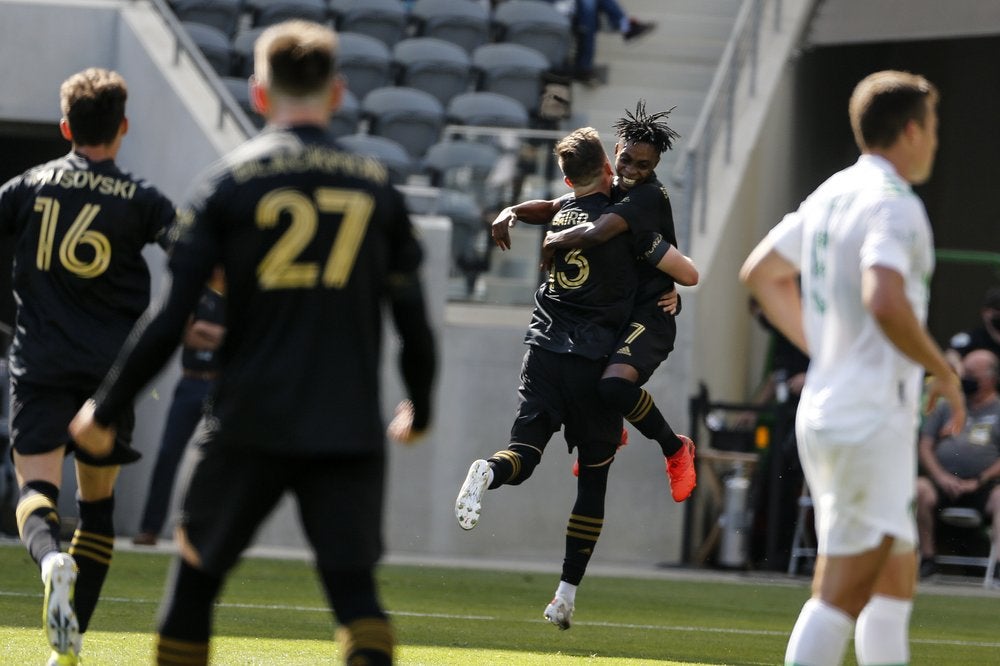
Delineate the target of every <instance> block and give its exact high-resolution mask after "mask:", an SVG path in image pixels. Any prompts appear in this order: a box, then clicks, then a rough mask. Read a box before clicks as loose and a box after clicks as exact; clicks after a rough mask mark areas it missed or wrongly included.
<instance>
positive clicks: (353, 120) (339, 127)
mask: <svg viewBox="0 0 1000 666" xmlns="http://www.w3.org/2000/svg"><path fill="white" fill-rule="evenodd" d="M360 120H361V104H360V103H359V102H358V98H357V97H356V96H355V95H354V93H352V92H351V91H350V89H347V90H345V91H344V96H343V97H342V98H341V99H340V108H339V109H337V112H336V113H334V114H333V116H331V117H330V125H329V132H330V134H332V135H333V136H336V137H341V136H347V135H348V134H356V133H357V131H358V122H359V121H360Z"/></svg>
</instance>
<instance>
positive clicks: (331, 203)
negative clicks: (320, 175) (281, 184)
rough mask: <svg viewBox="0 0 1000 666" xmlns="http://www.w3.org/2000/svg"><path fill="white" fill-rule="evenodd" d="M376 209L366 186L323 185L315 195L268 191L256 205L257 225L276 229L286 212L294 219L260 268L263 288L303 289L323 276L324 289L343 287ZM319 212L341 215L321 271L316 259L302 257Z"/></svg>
mask: <svg viewBox="0 0 1000 666" xmlns="http://www.w3.org/2000/svg"><path fill="white" fill-rule="evenodd" d="M374 208H375V201H374V199H372V196H371V195H370V194H369V193H367V192H364V191H362V190H344V189H338V188H333V187H321V188H318V189H317V190H316V193H315V196H314V198H312V199H310V198H309V197H307V196H306V195H305V194H303V193H302V192H299V191H298V190H293V189H280V190H274V191H273V192H268V193H267V194H266V195H264V197H262V198H261V200H260V202H259V203H258V204H257V213H256V220H257V226H258V227H260V228H262V229H270V228H273V227H274V226H275V225H276V224H277V223H278V219H279V218H280V217H281V214H282V213H287V214H288V217H289V220H290V222H289V225H288V229H286V230H285V232H284V233H283V234H282V235H281V237H280V238H278V241H277V242H276V243H275V244H274V246H273V247H272V248H271V249H270V251H268V253H267V254H266V255H265V256H264V259H263V260H261V262H260V265H259V266H257V281H258V282H259V284H260V288H261V289H303V288H308V287H314V286H316V283H317V282H318V281H319V280H320V279H322V284H323V286H324V287H330V288H333V289H341V288H343V287H344V285H345V284H347V280H348V278H349V277H350V276H351V271H352V270H353V268H354V261H355V259H357V256H358V250H359V249H360V248H361V241H362V240H364V237H365V231H366V230H367V229H368V222H369V220H371V216H372V211H373V210H374ZM319 213H334V214H337V213H339V214H340V215H341V216H342V217H341V221H340V227H339V228H338V229H337V236H336V237H335V238H334V240H333V247H331V248H330V254H329V257H328V258H327V260H326V266H324V267H323V272H322V274H320V269H319V266H318V265H317V264H316V263H315V262H307V261H298V258H299V256H300V255H301V254H302V251H303V250H305V248H306V247H307V246H308V245H309V243H311V242H312V240H313V238H314V237H315V236H316V229H317V227H318V225H319Z"/></svg>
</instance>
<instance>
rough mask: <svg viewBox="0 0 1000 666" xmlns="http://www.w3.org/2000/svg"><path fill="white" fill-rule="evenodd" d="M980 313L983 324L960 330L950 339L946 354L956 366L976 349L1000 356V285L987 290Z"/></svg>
mask: <svg viewBox="0 0 1000 666" xmlns="http://www.w3.org/2000/svg"><path fill="white" fill-rule="evenodd" d="M979 314H980V316H981V317H982V319H983V323H982V326H979V327H977V328H972V329H969V330H966V331H960V332H958V333H956V334H955V335H953V336H951V340H949V341H948V350H947V351H946V352H945V354H946V355H947V357H948V360H949V361H951V364H952V365H954V366H955V367H956V368H958V367H959V366H960V362H961V359H962V358H964V357H965V356H966V354H968V353H969V352H971V351H974V350H976V349H988V350H990V351H991V352H993V353H994V354H996V355H997V356H998V357H1000V287H992V288H990V290H989V291H987V292H986V296H985V297H984V298H983V305H982V307H981V308H980V310H979Z"/></svg>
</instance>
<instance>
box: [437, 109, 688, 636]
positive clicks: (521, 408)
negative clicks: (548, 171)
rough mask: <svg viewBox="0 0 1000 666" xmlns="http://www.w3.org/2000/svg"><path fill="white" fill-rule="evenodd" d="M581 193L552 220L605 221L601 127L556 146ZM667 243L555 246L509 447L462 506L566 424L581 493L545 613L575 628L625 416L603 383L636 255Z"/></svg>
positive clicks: (474, 517)
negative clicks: (579, 592)
mask: <svg viewBox="0 0 1000 666" xmlns="http://www.w3.org/2000/svg"><path fill="white" fill-rule="evenodd" d="M555 153H556V156H557V157H558V160H559V166H560V168H561V169H562V170H563V173H564V174H565V176H566V182H567V184H568V185H570V186H571V187H572V188H573V191H574V193H575V195H576V196H575V197H574V198H572V199H568V200H567V201H565V202H564V204H563V206H562V208H561V210H560V211H559V212H558V213H557V214H556V216H555V219H554V220H553V222H552V224H553V227H555V228H572V227H574V226H576V225H579V224H585V223H587V222H589V221H591V220H594V219H596V218H597V217H599V216H600V215H601V214H602V212H603V211H604V209H605V208H606V207H607V205H608V203H609V199H608V191H609V187H610V184H611V165H610V164H609V163H608V159H607V156H606V155H605V153H604V148H603V146H602V144H601V141H600V137H599V136H598V134H597V132H596V130H593V129H592V128H584V129H580V130H576V131H575V132H573V133H571V134H570V135H569V136H567V137H566V138H564V139H562V140H561V141H560V142H559V143H558V144H556V147H555ZM669 249H670V248H669V246H668V245H667V244H666V243H664V242H662V240H657V239H654V238H648V237H641V236H637V235H631V234H623V235H619V236H618V237H617V238H614V239H612V240H610V241H608V242H607V243H603V244H601V245H595V246H594V247H591V248H589V249H587V250H568V251H565V252H556V253H555V256H554V257H553V261H552V266H551V268H550V270H549V276H548V279H547V280H546V281H545V282H544V283H543V284H542V285H541V286H540V287H539V289H538V291H537V292H536V294H535V308H534V311H533V312H532V317H531V323H530V325H529V327H528V332H527V335H526V336H525V343H526V344H527V345H528V351H527V353H526V354H525V356H524V362H523V365H522V367H521V383H520V386H519V387H518V407H517V413H516V415H515V418H514V425H513V427H512V428H511V434H510V443H509V444H508V446H507V448H506V449H504V450H502V451H498V452H497V453H495V454H493V455H492V456H491V457H490V458H489V459H488V460H477V461H475V462H474V463H473V464H472V466H471V467H470V469H469V473H468V476H467V478H466V480H465V483H464V484H463V485H462V489H461V491H460V492H459V494H458V497H457V499H456V502H455V516H456V518H457V519H458V522H459V525H460V526H461V527H462V528H463V529H467V530H469V529H472V528H473V527H475V526H476V524H477V523H478V522H479V516H480V513H481V510H482V500H483V496H484V495H485V493H486V490H487V489H493V488H498V487H500V486H502V485H518V484H520V483H523V482H524V481H525V480H527V479H528V477H530V476H531V474H532V472H533V471H534V469H535V467H536V466H537V465H538V463H539V462H540V460H541V457H542V453H543V452H544V450H545V447H546V445H547V444H548V441H549V439H550V438H551V436H552V434H553V433H555V432H556V431H558V430H559V428H560V427H563V428H564V432H565V437H566V443H567V445H568V446H569V450H570V451H572V450H573V449H574V448H575V449H576V450H577V455H578V456H579V459H580V461H581V463H582V464H581V467H580V475H579V479H578V481H577V497H576V502H575V504H574V506H573V510H572V513H571V515H570V519H569V525H568V527H567V530H566V551H565V559H564V560H563V568H562V576H561V582H560V584H559V588H558V589H557V591H556V595H555V598H554V599H553V601H552V603H550V604H549V606H548V607H547V608H546V609H545V617H546V619H548V620H549V621H550V622H552V623H553V624H555V625H556V626H558V627H559V628H560V629H568V628H569V627H570V623H571V619H572V612H573V604H574V602H575V597H576V588H577V586H578V585H579V584H580V581H581V580H582V578H583V575H584V573H585V571H586V568H587V564H588V562H589V561H590V557H591V555H592V553H593V548H594V546H595V545H596V542H597V540H598V537H599V536H600V533H601V528H602V525H603V522H604V498H605V491H606V488H607V479H608V470H609V468H610V466H611V463H612V462H613V461H614V456H615V450H616V448H617V446H618V442H619V438H620V434H621V427H622V420H621V415H620V414H618V413H617V412H616V411H615V410H613V409H612V408H611V407H610V406H609V405H608V404H607V403H606V402H605V401H603V400H602V399H601V397H600V395H599V394H598V380H599V379H600V377H601V374H602V373H603V372H604V368H605V365H606V364H607V357H608V355H609V354H610V353H612V352H613V351H614V350H615V345H616V343H617V340H618V337H619V334H620V332H621V329H622V326H624V324H625V323H626V321H627V320H628V317H629V314H630V312H631V311H632V300H633V298H634V294H635V289H636V286H637V272H636V270H635V261H633V257H634V256H635V255H636V253H637V252H638V251H640V250H641V251H642V252H647V251H648V260H649V261H650V262H653V263H657V262H659V261H661V260H662V259H663V258H664V257H665V255H666V254H667V252H668V250H669Z"/></svg>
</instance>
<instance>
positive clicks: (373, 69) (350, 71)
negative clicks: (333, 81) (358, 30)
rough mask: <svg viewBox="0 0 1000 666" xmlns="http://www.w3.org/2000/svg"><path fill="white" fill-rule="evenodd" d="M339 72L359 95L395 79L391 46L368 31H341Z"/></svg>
mask: <svg viewBox="0 0 1000 666" xmlns="http://www.w3.org/2000/svg"><path fill="white" fill-rule="evenodd" d="M339 48H340V53H339V57H338V59H339V60H340V73H341V74H343V75H344V76H345V77H346V78H347V87H348V88H350V90H351V92H353V93H354V95H355V96H356V97H357V98H358V99H364V98H365V95H367V94H368V93H370V92H371V91H372V90H375V89H376V88H381V87H383V86H387V85H389V84H391V83H392V81H391V75H392V54H391V53H390V52H389V47H387V46H386V45H385V44H383V43H382V42H380V41H379V40H377V39H375V38H374V37H369V36H368V35H358V34H355V33H353V32H342V33H340V47H339Z"/></svg>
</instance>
